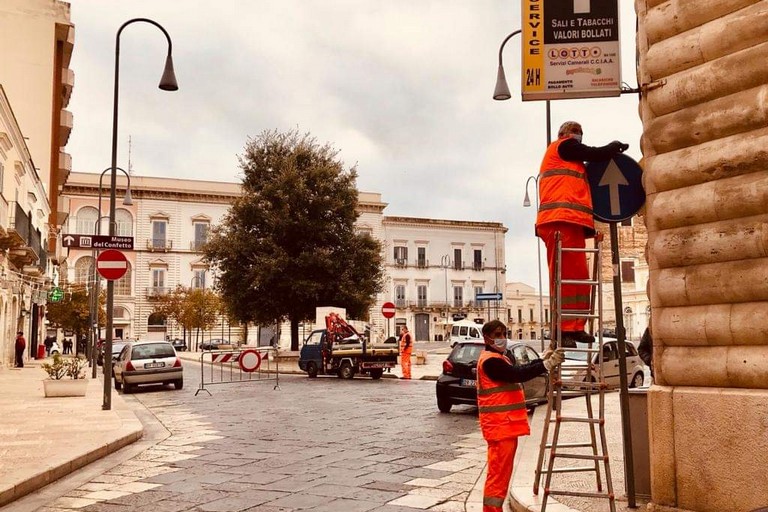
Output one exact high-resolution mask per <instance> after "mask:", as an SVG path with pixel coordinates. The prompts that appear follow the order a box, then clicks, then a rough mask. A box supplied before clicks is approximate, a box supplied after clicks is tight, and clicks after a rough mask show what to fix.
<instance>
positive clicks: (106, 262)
mask: <svg viewBox="0 0 768 512" xmlns="http://www.w3.org/2000/svg"><path fill="white" fill-rule="evenodd" d="M96 270H98V271H99V274H100V275H101V277H103V278H104V279H109V280H110V281H114V280H116V279H120V278H121V277H123V276H124V275H125V273H126V272H127V271H128V260H127V259H125V254H123V253H121V252H120V251H116V250H114V249H107V250H106V251H102V252H101V253H100V254H99V257H98V258H96Z"/></svg>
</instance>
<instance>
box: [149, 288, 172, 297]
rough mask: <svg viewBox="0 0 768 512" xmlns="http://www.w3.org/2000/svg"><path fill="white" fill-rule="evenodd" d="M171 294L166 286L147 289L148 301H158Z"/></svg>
mask: <svg viewBox="0 0 768 512" xmlns="http://www.w3.org/2000/svg"><path fill="white" fill-rule="evenodd" d="M170 292H171V288H170V287H168V286H150V287H148V288H147V298H148V299H158V298H160V297H164V296H166V295H168V294H169V293H170Z"/></svg>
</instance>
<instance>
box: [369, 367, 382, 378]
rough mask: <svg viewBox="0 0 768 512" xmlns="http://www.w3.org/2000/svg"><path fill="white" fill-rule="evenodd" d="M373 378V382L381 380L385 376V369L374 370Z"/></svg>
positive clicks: (372, 372) (372, 371)
mask: <svg viewBox="0 0 768 512" xmlns="http://www.w3.org/2000/svg"><path fill="white" fill-rule="evenodd" d="M370 373H371V378H372V379H373V380H379V379H380V378H381V376H382V375H384V369H383V368H374V369H372V370H371V371H370Z"/></svg>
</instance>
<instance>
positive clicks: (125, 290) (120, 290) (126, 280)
mask: <svg viewBox="0 0 768 512" xmlns="http://www.w3.org/2000/svg"><path fill="white" fill-rule="evenodd" d="M126 265H128V269H127V270H126V271H125V275H124V276H123V277H121V278H120V279H118V280H117V281H115V295H128V296H130V295H131V273H132V272H131V263H130V262H126Z"/></svg>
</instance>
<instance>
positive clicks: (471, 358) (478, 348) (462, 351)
mask: <svg viewBox="0 0 768 512" xmlns="http://www.w3.org/2000/svg"><path fill="white" fill-rule="evenodd" d="M482 351H483V345H480V344H479V343H462V344H459V345H456V347H454V349H453V352H452V353H451V361H453V362H454V363H461V364H472V363H477V360H478V359H479V358H480V353H481V352H482Z"/></svg>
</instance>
